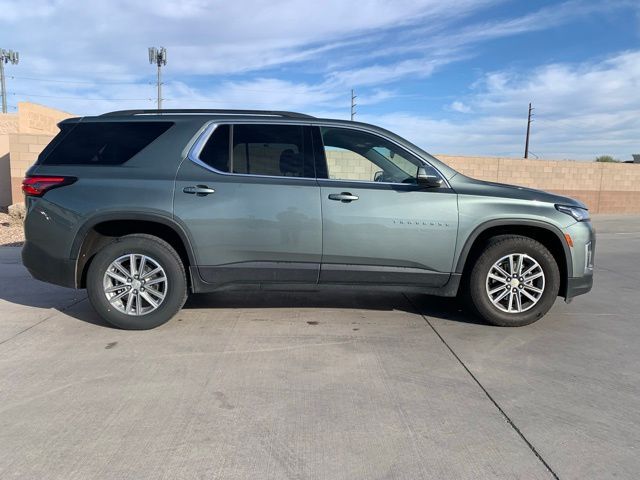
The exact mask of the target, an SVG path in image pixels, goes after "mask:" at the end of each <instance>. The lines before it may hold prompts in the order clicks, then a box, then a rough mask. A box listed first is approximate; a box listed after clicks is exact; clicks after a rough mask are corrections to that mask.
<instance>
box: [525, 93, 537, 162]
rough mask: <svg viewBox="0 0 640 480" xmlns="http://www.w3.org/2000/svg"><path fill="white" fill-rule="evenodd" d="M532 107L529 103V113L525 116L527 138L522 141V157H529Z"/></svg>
mask: <svg viewBox="0 0 640 480" xmlns="http://www.w3.org/2000/svg"><path fill="white" fill-rule="evenodd" d="M533 110H535V109H534V108H531V103H529V115H528V116H527V139H526V140H525V142H524V158H529V135H530V134H531V122H532V120H531V117H532V116H533Z"/></svg>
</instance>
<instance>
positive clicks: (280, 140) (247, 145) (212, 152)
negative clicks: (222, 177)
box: [199, 124, 315, 178]
mask: <svg viewBox="0 0 640 480" xmlns="http://www.w3.org/2000/svg"><path fill="white" fill-rule="evenodd" d="M310 139H311V131H310V129H309V128H308V127H305V126H303V125H270V124H265V125H256V124H237V125H219V126H218V127H217V128H216V129H215V130H214V132H213V133H212V134H211V137H209V140H208V141H207V143H206V144H205V146H204V148H203V149H202V151H201V152H200V156H199V158H200V160H201V161H203V162H204V163H206V164H208V165H209V166H211V167H213V168H215V169H216V170H218V171H221V172H225V173H237V174H244V175H263V176H265V175H266V176H276V177H306V178H313V177H314V176H315V170H314V165H313V157H312V156H311V155H312V149H311V148H310V143H311V140H310Z"/></svg>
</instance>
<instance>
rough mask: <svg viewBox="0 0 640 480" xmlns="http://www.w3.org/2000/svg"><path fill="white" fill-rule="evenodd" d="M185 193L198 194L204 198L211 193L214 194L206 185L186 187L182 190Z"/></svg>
mask: <svg viewBox="0 0 640 480" xmlns="http://www.w3.org/2000/svg"><path fill="white" fill-rule="evenodd" d="M182 191H183V192H184V193H190V194H196V195H197V196H198V197H204V196H206V195H209V194H210V193H214V192H215V190H214V189H213V188H209V187H207V186H206V185H196V186H195V187H184V188H183V189H182Z"/></svg>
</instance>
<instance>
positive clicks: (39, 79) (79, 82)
mask: <svg viewBox="0 0 640 480" xmlns="http://www.w3.org/2000/svg"><path fill="white" fill-rule="evenodd" d="M8 78H11V79H12V80H34V81H36V82H46V83H67V84H72V85H140V84H141V83H142V82H118V81H103V80H96V81H95V82H90V81H87V80H55V79H51V78H42V77H23V76H15V75H10V76H8ZM146 83H149V82H146Z"/></svg>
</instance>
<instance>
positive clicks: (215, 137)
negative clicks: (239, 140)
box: [199, 125, 229, 172]
mask: <svg viewBox="0 0 640 480" xmlns="http://www.w3.org/2000/svg"><path fill="white" fill-rule="evenodd" d="M199 158H200V160H202V161H203V162H204V163H206V164H207V165H209V166H210V167H213V168H215V169H216V170H219V171H221V172H228V171H229V125H218V126H217V127H216V129H215V130H214V131H213V133H212V134H211V136H210V137H209V140H208V141H207V143H206V145H205V146H204V148H203V149H202V151H201V152H200V157H199Z"/></svg>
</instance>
